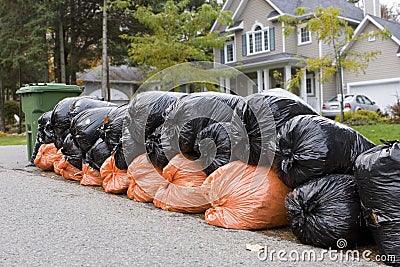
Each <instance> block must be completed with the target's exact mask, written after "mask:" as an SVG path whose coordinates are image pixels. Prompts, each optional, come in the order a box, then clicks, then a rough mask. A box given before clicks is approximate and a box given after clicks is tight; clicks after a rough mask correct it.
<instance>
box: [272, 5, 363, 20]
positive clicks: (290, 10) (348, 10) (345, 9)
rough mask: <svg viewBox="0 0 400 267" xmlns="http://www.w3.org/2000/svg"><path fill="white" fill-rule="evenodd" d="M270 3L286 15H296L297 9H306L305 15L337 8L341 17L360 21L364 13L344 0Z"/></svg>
mask: <svg viewBox="0 0 400 267" xmlns="http://www.w3.org/2000/svg"><path fill="white" fill-rule="evenodd" d="M271 2H272V3H273V4H274V5H275V6H276V7H277V8H279V9H280V10H281V11H282V12H283V13H285V14H288V15H296V14H295V10H296V8H298V7H305V8H307V11H306V13H309V12H312V11H313V10H314V8H316V7H323V8H328V7H337V8H340V9H341V10H342V16H344V17H346V18H350V19H354V20H358V21H361V20H362V19H363V17H364V12H363V11H362V10H361V9H360V8H358V7H356V6H354V5H353V4H351V3H349V2H347V1H345V0H297V1H296V0H288V1H282V0H271Z"/></svg>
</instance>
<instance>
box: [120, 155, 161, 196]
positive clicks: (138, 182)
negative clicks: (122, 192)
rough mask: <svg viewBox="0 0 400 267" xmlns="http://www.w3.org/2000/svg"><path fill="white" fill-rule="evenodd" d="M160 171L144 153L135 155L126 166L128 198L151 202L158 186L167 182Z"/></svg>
mask: <svg viewBox="0 0 400 267" xmlns="http://www.w3.org/2000/svg"><path fill="white" fill-rule="evenodd" d="M161 173H162V172H161V170H159V169H157V168H155V167H154V166H153V164H152V163H151V162H150V161H149V160H148V158H147V154H146V153H144V154H142V155H140V156H138V157H136V158H135V159H134V160H133V161H132V163H131V164H129V166H128V177H129V180H130V184H129V188H128V192H127V195H128V198H130V199H133V200H136V201H139V202H153V199H154V196H155V195H156V192H157V190H158V188H159V187H160V186H163V185H166V184H167V183H168V181H167V180H166V179H165V178H164V177H163V176H162V175H161Z"/></svg>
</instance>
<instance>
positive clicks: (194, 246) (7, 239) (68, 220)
mask: <svg viewBox="0 0 400 267" xmlns="http://www.w3.org/2000/svg"><path fill="white" fill-rule="evenodd" d="M26 158H27V156H26V152H25V147H24V146H14V147H0V184H1V185H0V212H1V214H0V266H238V265H242V266H324V267H329V266H378V264H377V263H374V262H367V261H364V260H361V261H360V262H357V261H352V262H346V258H344V259H343V258H340V257H339V262H337V261H336V260H337V259H338V258H337V256H334V257H329V256H328V255H327V254H323V251H322V250H321V249H317V248H313V247H310V246H304V245H301V244H299V243H297V242H296V241H295V240H290V238H289V240H287V238H282V237H279V236H278V235H276V234H268V232H265V231H237V230H229V229H223V228H218V227H214V226H211V225H208V224H207V223H206V222H205V221H204V219H203V216H202V215H187V214H180V213H173V212H166V211H163V210H159V209H157V208H155V207H154V206H153V205H152V204H143V203H137V202H134V201H132V200H129V199H128V198H127V197H126V196H116V195H112V194H107V193H105V192H103V191H102V190H100V189H96V188H92V187H84V186H80V185H79V184H78V183H75V182H69V181H66V180H64V179H63V178H62V177H60V176H57V175H55V174H54V173H51V172H47V173H44V172H41V171H39V170H38V169H37V168H35V167H29V168H27V167H24V166H25V164H26V163H27V160H26ZM283 232H285V230H283ZM247 244H252V245H256V244H258V245H260V246H268V251H270V254H269V255H272V252H271V251H272V250H275V251H279V250H282V251H284V252H285V253H287V254H286V255H283V254H282V260H289V259H290V257H289V254H288V253H290V252H291V251H292V250H293V251H297V252H298V253H300V254H301V253H302V252H303V251H308V250H311V249H312V250H313V251H314V252H315V253H316V255H317V256H318V255H324V258H323V259H322V260H321V259H319V260H313V261H312V262H305V261H302V257H299V258H298V259H299V260H300V261H298V262H293V261H289V262H287V261H280V260H278V259H277V255H275V257H274V259H273V260H270V259H268V260H265V261H262V260H260V259H259V257H258V252H255V251H249V250H246V245H247ZM291 255H292V258H296V257H297V256H296V254H293V252H292V254H291ZM263 256H265V254H260V257H263ZM340 259H341V260H340Z"/></svg>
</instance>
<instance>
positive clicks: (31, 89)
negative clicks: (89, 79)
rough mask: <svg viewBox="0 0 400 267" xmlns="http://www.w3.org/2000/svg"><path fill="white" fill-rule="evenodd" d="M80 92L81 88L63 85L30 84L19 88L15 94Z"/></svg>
mask: <svg viewBox="0 0 400 267" xmlns="http://www.w3.org/2000/svg"><path fill="white" fill-rule="evenodd" d="M53 91H54V92H82V91H83V87H82V86H78V85H66V84H65V83H30V84H26V85H25V86H24V87H21V88H20V89H19V90H18V91H17V92H16V93H17V94H25V93H42V92H53Z"/></svg>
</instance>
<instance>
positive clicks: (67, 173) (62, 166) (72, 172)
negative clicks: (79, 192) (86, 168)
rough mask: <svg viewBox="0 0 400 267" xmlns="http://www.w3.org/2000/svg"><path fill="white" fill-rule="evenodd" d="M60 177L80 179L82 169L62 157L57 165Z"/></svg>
mask: <svg viewBox="0 0 400 267" xmlns="http://www.w3.org/2000/svg"><path fill="white" fill-rule="evenodd" d="M57 168H58V169H59V170H60V174H61V176H62V177H64V178H65V179H68V180H74V181H80V180H81V179H82V171H81V170H79V169H78V168H76V167H75V166H73V165H72V164H71V163H69V162H68V161H67V160H66V159H65V158H64V157H62V159H61V160H60V162H59V163H58V165H57Z"/></svg>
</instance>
